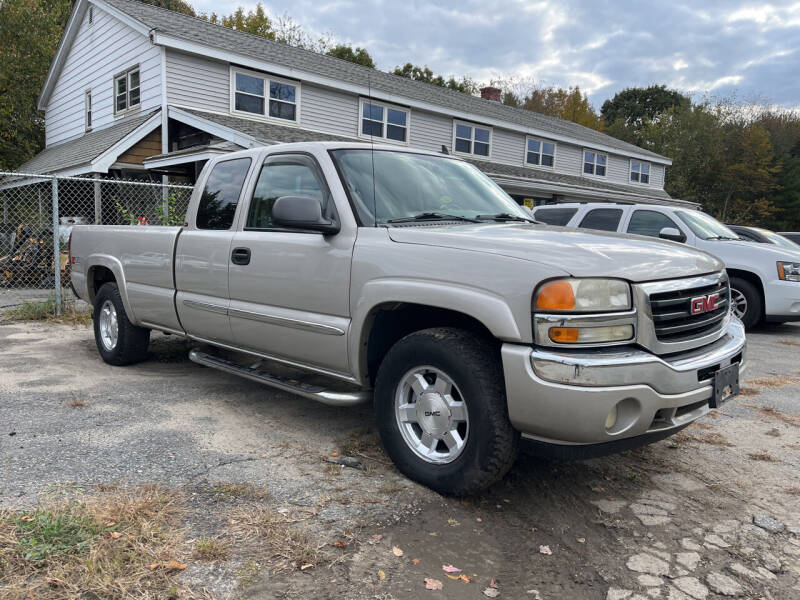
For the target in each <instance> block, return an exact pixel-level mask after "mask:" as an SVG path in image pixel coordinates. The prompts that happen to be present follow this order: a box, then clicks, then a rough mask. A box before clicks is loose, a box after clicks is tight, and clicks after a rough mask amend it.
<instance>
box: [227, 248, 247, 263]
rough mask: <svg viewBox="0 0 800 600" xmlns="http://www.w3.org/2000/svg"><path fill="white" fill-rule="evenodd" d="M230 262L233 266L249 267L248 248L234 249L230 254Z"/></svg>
mask: <svg viewBox="0 0 800 600" xmlns="http://www.w3.org/2000/svg"><path fill="white" fill-rule="evenodd" d="M231 262H232V263H233V264H235V265H249V264H250V248H234V249H233V252H231Z"/></svg>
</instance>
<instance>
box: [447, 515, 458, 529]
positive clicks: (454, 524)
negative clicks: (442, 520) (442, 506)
mask: <svg viewBox="0 0 800 600" xmlns="http://www.w3.org/2000/svg"><path fill="white" fill-rule="evenodd" d="M447 524H448V525H450V527H458V526H459V525H461V523H459V522H458V521H456V520H455V519H454V518H452V517H450V518H449V519H447Z"/></svg>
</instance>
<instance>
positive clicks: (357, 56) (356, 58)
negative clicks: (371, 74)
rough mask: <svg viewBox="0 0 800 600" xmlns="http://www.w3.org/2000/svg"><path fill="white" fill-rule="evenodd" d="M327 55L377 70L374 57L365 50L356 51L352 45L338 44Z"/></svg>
mask: <svg viewBox="0 0 800 600" xmlns="http://www.w3.org/2000/svg"><path fill="white" fill-rule="evenodd" d="M325 54H327V55H328V56H334V57H336V58H341V59H342V60H347V61H350V62H352V63H356V64H358V65H363V66H365V67H369V68H370V69H374V68H375V61H373V60H372V57H371V56H370V55H369V52H367V50H366V49H365V48H360V47H357V48H355V49H354V48H353V47H352V46H351V45H350V44H337V45H336V46H334V47H333V48H331V49H330V50H328V51H327V52H326V53H325Z"/></svg>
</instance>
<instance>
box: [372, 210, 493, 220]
mask: <svg viewBox="0 0 800 600" xmlns="http://www.w3.org/2000/svg"><path fill="white" fill-rule="evenodd" d="M414 221H467V222H469V223H480V221H479V220H478V219H470V218H469V217H462V216H461V215H448V214H447V213H440V212H424V213H419V214H418V215H414V216H413V217H401V218H399V219H389V220H388V221H386V222H387V223H413V222H414Z"/></svg>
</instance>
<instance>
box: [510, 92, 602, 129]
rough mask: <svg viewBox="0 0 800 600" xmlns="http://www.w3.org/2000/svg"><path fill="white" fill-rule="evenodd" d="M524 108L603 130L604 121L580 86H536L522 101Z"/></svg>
mask: <svg viewBox="0 0 800 600" xmlns="http://www.w3.org/2000/svg"><path fill="white" fill-rule="evenodd" d="M522 108H524V109H525V110H530V111H533V112H537V113H541V114H543V115H549V116H551V117H557V118H559V119H564V120H565V121H572V122H573V123H578V124H579V125H583V126H585V127H590V128H592V129H597V130H599V131H602V130H603V121H602V119H601V118H600V116H599V115H598V114H597V112H596V111H595V109H594V106H592V104H591V103H590V102H589V98H588V96H587V95H586V93H585V92H582V91H581V89H580V87H579V86H577V85H576V86H575V87H571V88H569V89H564V88H561V87H536V88H534V89H532V90H531V91H530V92H529V93H528V95H527V96H526V97H525V99H524V100H523V102H522Z"/></svg>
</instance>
